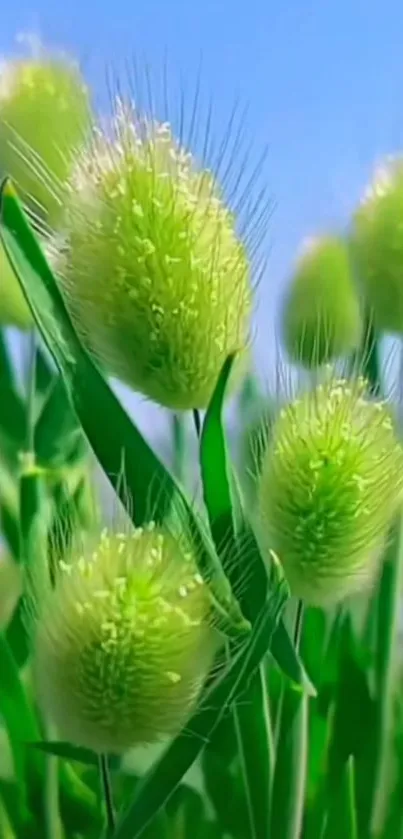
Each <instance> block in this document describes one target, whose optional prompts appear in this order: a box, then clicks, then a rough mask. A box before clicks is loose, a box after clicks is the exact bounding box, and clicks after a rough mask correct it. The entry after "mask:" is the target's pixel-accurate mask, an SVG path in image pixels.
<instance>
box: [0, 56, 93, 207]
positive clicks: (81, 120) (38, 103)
mask: <svg viewBox="0 0 403 839" xmlns="http://www.w3.org/2000/svg"><path fill="white" fill-rule="evenodd" d="M88 125H89V97H88V90H87V88H86V86H85V84H84V82H83V80H82V78H81V76H80V73H79V71H78V69H77V68H76V66H75V65H73V64H72V63H70V62H69V61H67V60H66V59H64V58H53V57H52V58H50V57H47V56H43V57H38V58H29V59H25V60H13V61H11V60H10V61H7V62H4V63H3V64H2V66H1V67H0V161H1V167H2V170H3V172H4V173H6V174H7V175H9V176H10V177H11V178H12V179H13V180H14V181H15V183H16V185H17V186H18V188H19V190H20V192H21V194H22V197H23V198H24V199H25V200H28V201H29V202H30V203H31V204H32V205H33V206H34V207H35V205H37V204H39V207H40V208H41V209H42V211H44V212H45V214H46V215H47V218H48V219H49V220H50V221H51V222H54V220H55V218H56V217H57V216H58V215H59V214H60V206H61V201H60V196H57V195H56V194H55V190H54V188H52V187H51V186H50V185H51V184H53V185H55V184H57V185H58V186H59V187H61V188H62V189H63V186H64V184H65V181H66V178H67V177H68V176H69V174H70V169H71V164H72V159H73V157H74V155H75V153H76V149H77V146H78V145H79V144H80V143H81V142H82V141H83V139H84V137H85V134H86V131H87V129H88Z"/></svg>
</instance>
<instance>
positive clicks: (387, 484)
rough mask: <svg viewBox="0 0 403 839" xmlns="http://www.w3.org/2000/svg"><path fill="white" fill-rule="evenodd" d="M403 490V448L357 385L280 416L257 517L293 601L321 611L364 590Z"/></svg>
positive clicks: (379, 408)
mask: <svg viewBox="0 0 403 839" xmlns="http://www.w3.org/2000/svg"><path fill="white" fill-rule="evenodd" d="M402 491H403V452H402V448H401V446H400V444H399V442H398V441H397V439H396V436H395V432H394V428H393V424H392V420H391V417H390V415H389V413H388V410H387V407H386V406H385V404H383V403H381V402H374V401H370V400H369V399H368V398H367V397H366V394H365V383H364V382H363V380H358V381H347V380H344V379H341V380H335V381H331V380H329V381H326V382H325V383H324V384H321V385H319V386H318V387H317V388H316V389H315V390H313V391H310V392H308V393H305V394H303V395H302V396H301V397H300V398H298V399H295V400H294V401H293V402H291V403H290V404H289V405H288V406H287V407H286V408H284V409H283V410H282V411H281V413H280V415H279V418H278V420H277V422H276V423H275V425H274V427H273V429H272V432H271V437H270V441H269V445H268V448H267V451H266V454H265V455H264V458H263V461H262V471H261V476H260V479H259V485H258V507H259V515H258V518H259V527H260V531H261V538H262V543H263V545H264V546H265V548H266V551H267V552H269V551H270V550H274V551H275V553H276V554H277V555H278V556H279V558H280V560H281V562H282V564H283V567H284V572H285V575H286V577H287V579H288V582H289V584H290V588H291V591H292V593H293V594H294V595H296V596H297V597H300V598H302V599H303V600H305V601H307V602H308V603H311V604H314V605H326V604H327V603H332V602H335V601H339V600H341V599H342V598H344V597H345V596H347V595H349V594H351V593H353V592H355V591H360V590H361V589H362V588H364V587H365V585H367V584H368V583H370V582H371V581H372V579H373V577H374V574H375V572H376V569H377V563H378V560H379V557H380V555H381V553H382V548H383V547H384V544H385V540H386V539H387V536H388V529H389V526H390V524H391V522H392V520H393V517H394V515H395V513H396V511H397V508H398V506H399V505H400V503H401V500H402Z"/></svg>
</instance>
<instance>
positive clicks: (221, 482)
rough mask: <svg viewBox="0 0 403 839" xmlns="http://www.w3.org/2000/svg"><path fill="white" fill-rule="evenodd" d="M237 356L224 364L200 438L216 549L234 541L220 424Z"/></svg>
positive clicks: (204, 483) (228, 483)
mask: <svg viewBox="0 0 403 839" xmlns="http://www.w3.org/2000/svg"><path fill="white" fill-rule="evenodd" d="M235 358H236V356H235V355H230V356H229V357H228V358H227V359H226V361H225V362H224V364H223V367H222V370H221V372H220V375H219V378H218V382H217V385H216V387H215V390H214V393H213V396H212V398H211V401H210V404H209V406H208V409H207V411H206V416H205V419H204V423H203V428H202V433H201V439H200V466H201V475H202V481H203V495H204V502H205V505H206V509H207V513H208V517H209V521H210V528H211V532H212V534H213V539H214V543H215V545H216V548H217V550H218V551H222V550H223V548H224V547H225V545H226V544H227V542H228V540H231V541H232V542H234V541H235V538H236V537H235V521H234V512H233V503H232V497H231V489H230V467H229V465H228V456H227V447H226V441H225V435H224V429H223V424H222V410H223V404H224V398H225V394H226V390H227V386H228V381H229V378H230V375H231V370H232V367H233V364H234V361H235Z"/></svg>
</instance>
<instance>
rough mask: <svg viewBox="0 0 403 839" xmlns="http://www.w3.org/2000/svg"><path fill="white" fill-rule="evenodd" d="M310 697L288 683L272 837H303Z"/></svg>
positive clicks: (278, 748)
mask: <svg viewBox="0 0 403 839" xmlns="http://www.w3.org/2000/svg"><path fill="white" fill-rule="evenodd" d="M307 733H308V697H307V695H306V693H301V691H297V690H295V689H293V688H292V687H291V686H290V685H289V684H288V683H286V684H285V685H284V695H283V701H282V706H281V718H280V726H279V738H278V744H277V751H276V765H275V769H274V781H273V793H272V808H271V826H270V833H269V836H270V839H299V837H300V836H301V827H302V819H303V812H304V796H305V779H306V767H307Z"/></svg>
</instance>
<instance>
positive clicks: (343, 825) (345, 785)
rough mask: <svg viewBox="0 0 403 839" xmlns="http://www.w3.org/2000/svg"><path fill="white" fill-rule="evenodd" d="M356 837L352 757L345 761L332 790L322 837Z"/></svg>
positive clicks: (345, 838)
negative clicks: (337, 781)
mask: <svg viewBox="0 0 403 839" xmlns="http://www.w3.org/2000/svg"><path fill="white" fill-rule="evenodd" d="M340 837H343V839H358V832H357V817H356V812H355V795H354V758H353V757H350V758H349V760H348V761H347V762H346V764H345V766H344V768H343V772H342V775H341V778H340V782H339V784H338V786H337V788H336V789H334V790H333V795H332V798H331V804H330V808H329V812H328V817H327V822H326V828H325V832H324V837H323V839H340Z"/></svg>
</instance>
